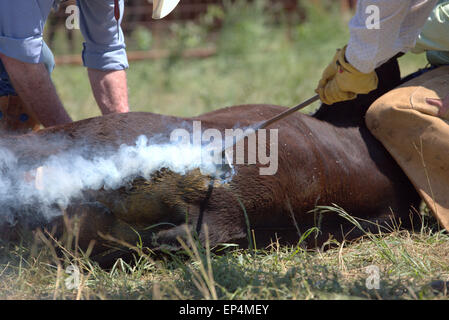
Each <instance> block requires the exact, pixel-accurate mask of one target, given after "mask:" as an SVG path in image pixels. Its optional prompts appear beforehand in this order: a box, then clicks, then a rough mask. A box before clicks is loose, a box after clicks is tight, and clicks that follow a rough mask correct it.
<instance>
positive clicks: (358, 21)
mask: <svg viewBox="0 0 449 320" xmlns="http://www.w3.org/2000/svg"><path fill="white" fill-rule="evenodd" d="M437 1H438V0H359V1H358V2H357V11H356V14H355V16H354V17H353V18H352V19H351V21H350V22H349V31H350V39H349V42H348V47H347V49H346V59H347V60H348V62H349V63H350V64H351V65H353V66H354V67H355V68H356V69H357V70H359V71H361V72H364V73H368V72H371V71H373V70H374V69H375V68H377V67H378V66H380V65H381V64H382V63H384V62H385V61H387V60H388V59H390V58H391V57H393V56H394V55H396V54H397V53H399V52H407V51H408V50H410V49H411V48H413V47H414V46H415V42H416V39H417V37H418V35H419V32H420V30H421V28H422V27H423V25H424V23H425V22H426V19H427V17H428V16H429V15H430V12H431V11H432V9H433V8H434V7H435V5H436V4H437ZM376 18H378V19H376Z"/></svg>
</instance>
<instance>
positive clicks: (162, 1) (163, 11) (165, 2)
mask: <svg viewBox="0 0 449 320" xmlns="http://www.w3.org/2000/svg"><path fill="white" fill-rule="evenodd" d="M178 3H179V0H153V19H162V18H163V17H165V16H166V15H168V14H169V13H170V12H172V11H173V9H174V8H176V6H177V5H178Z"/></svg>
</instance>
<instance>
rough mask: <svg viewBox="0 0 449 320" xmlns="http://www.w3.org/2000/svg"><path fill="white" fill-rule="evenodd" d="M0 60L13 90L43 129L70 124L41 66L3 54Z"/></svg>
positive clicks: (44, 69) (70, 120) (45, 71)
mask: <svg viewBox="0 0 449 320" xmlns="http://www.w3.org/2000/svg"><path fill="white" fill-rule="evenodd" d="M0 59H1V60H2V62H3V65H4V66H5V69H6V71H7V72H8V75H9V77H10V79H11V82H12V85H13V86H14V89H15V90H16V92H17V93H18V94H19V96H20V97H21V98H22V100H23V102H24V103H25V105H26V106H27V107H28V108H30V109H31V110H32V111H33V112H34V113H35V114H36V117H37V118H38V119H39V121H40V122H41V123H42V124H43V125H44V126H45V127H49V126H54V125H59V124H64V123H69V122H72V119H71V118H70V116H69V115H68V113H67V111H66V110H65V109H64V106H63V105H62V102H61V100H60V99H59V97H58V94H57V93H56V89H55V86H54V85H53V83H52V81H51V79H50V75H49V73H48V72H47V69H46V68H45V66H44V65H43V64H41V63H38V64H33V63H26V62H22V61H19V60H17V59H14V58H10V57H8V56H5V55H3V54H0Z"/></svg>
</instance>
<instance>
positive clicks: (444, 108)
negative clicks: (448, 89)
mask: <svg viewBox="0 0 449 320" xmlns="http://www.w3.org/2000/svg"><path fill="white" fill-rule="evenodd" d="M426 102H427V103H428V104H430V105H432V106H435V107H438V117H440V118H443V119H446V120H449V94H448V95H447V96H446V97H445V98H444V99H431V98H427V99H426Z"/></svg>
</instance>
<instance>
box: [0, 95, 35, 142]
mask: <svg viewBox="0 0 449 320" xmlns="http://www.w3.org/2000/svg"><path fill="white" fill-rule="evenodd" d="M40 125H41V123H40V122H39V120H37V117H36V115H35V114H34V112H32V111H31V110H29V109H28V108H27V107H26V106H25V104H24V103H23V101H22V99H20V97H19V96H12V95H9V96H2V97H0V131H3V132H7V133H8V134H25V133H28V132H30V131H37V130H39V128H40Z"/></svg>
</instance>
